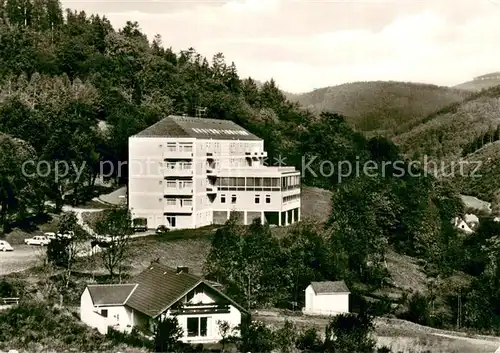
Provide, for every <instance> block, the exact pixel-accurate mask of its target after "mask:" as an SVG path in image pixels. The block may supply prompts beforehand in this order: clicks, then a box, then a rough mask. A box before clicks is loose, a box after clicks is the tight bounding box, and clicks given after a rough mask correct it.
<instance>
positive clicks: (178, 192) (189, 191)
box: [163, 187, 193, 195]
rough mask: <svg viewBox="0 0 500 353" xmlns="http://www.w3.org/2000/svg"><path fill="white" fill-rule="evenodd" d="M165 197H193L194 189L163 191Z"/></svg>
mask: <svg viewBox="0 0 500 353" xmlns="http://www.w3.org/2000/svg"><path fill="white" fill-rule="evenodd" d="M163 193H164V194H165V195H192V194H193V188H168V187H166V188H165V189H164V191H163Z"/></svg>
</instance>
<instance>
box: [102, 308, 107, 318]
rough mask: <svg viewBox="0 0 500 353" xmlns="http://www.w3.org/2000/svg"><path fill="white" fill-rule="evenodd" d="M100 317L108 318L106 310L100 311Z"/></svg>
mask: <svg viewBox="0 0 500 353" xmlns="http://www.w3.org/2000/svg"><path fill="white" fill-rule="evenodd" d="M101 315H102V316H104V317H108V309H102V310H101Z"/></svg>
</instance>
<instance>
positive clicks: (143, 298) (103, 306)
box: [80, 263, 249, 343]
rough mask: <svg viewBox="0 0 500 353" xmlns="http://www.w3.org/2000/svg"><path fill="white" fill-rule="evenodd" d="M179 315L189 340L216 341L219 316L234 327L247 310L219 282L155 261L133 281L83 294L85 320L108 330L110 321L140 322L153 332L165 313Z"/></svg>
mask: <svg viewBox="0 0 500 353" xmlns="http://www.w3.org/2000/svg"><path fill="white" fill-rule="evenodd" d="M172 315H175V316H176V317H177V320H178V322H179V326H180V327H181V328H182V329H183V332H184V336H183V337H182V338H181V341H183V342H186V343H217V342H219V341H220V340H221V339H222V337H221V335H220V332H219V322H222V321H226V322H227V323H229V325H230V326H231V327H232V328H234V327H236V326H238V325H239V324H240V323H241V322H242V321H243V317H244V316H246V315H249V313H248V312H247V311H246V310H245V309H244V308H243V307H241V306H240V305H238V304H237V303H236V302H234V301H233V300H232V299H230V298H229V297H227V296H226V295H225V294H224V293H222V292H220V291H219V290H218V289H216V285H214V284H213V283H212V282H209V281H206V280H204V279H202V278H200V277H197V276H194V275H192V274H190V273H188V269H187V268H185V267H179V268H177V270H176V269H172V268H170V267H167V266H164V265H161V264H159V263H154V264H151V265H150V266H149V267H148V268H147V269H146V270H145V271H143V272H142V273H141V274H139V275H138V276H137V277H136V278H135V279H134V280H133V281H132V283H129V284H105V285H88V286H87V287H86V288H85V290H84V292H83V293H82V296H81V298H80V318H81V320H82V321H83V322H84V323H85V324H87V325H89V326H91V327H94V328H96V329H97V330H98V331H99V332H100V333H102V334H106V333H107V332H108V329H109V327H111V328H113V329H115V330H117V331H122V332H130V331H131V330H132V328H133V327H138V328H139V327H140V328H142V329H145V330H147V331H149V332H151V333H153V332H154V330H155V325H156V324H157V322H158V321H159V320H161V319H162V318H165V317H168V316H172Z"/></svg>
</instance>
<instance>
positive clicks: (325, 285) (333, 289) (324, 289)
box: [311, 281, 350, 294]
mask: <svg viewBox="0 0 500 353" xmlns="http://www.w3.org/2000/svg"><path fill="white" fill-rule="evenodd" d="M311 286H312V289H313V290H314V292H315V293H316V294H333V293H350V291H349V288H347V285H346V284H345V282H344V281H335V282H331V281H324V282H311Z"/></svg>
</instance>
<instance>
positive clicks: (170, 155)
mask: <svg viewBox="0 0 500 353" xmlns="http://www.w3.org/2000/svg"><path fill="white" fill-rule="evenodd" d="M163 159H164V160H175V159H193V152H192V151H190V152H185V151H167V152H163Z"/></svg>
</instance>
